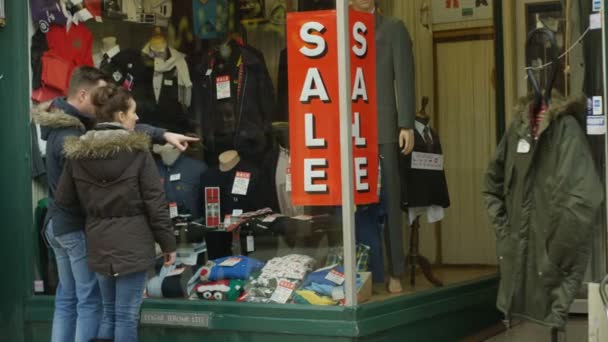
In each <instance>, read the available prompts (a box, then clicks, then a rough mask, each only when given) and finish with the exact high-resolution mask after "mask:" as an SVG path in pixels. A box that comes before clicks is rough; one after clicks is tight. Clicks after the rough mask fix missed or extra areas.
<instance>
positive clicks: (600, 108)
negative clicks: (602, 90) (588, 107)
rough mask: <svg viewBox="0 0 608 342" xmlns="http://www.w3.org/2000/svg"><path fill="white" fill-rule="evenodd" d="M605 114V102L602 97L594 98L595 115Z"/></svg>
mask: <svg viewBox="0 0 608 342" xmlns="http://www.w3.org/2000/svg"><path fill="white" fill-rule="evenodd" d="M602 114H604V101H603V98H602V97H601V96H594V97H593V115H602Z"/></svg>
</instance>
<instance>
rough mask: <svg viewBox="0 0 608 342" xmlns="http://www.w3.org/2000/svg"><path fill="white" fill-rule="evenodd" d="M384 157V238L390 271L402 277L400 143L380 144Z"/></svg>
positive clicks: (381, 153)
mask: <svg viewBox="0 0 608 342" xmlns="http://www.w3.org/2000/svg"><path fill="white" fill-rule="evenodd" d="M378 150H379V153H380V157H381V159H382V178H381V180H382V189H383V191H382V193H381V196H382V197H383V198H381V201H382V203H383V207H384V209H385V211H386V219H385V221H384V222H385V225H384V238H385V245H386V249H387V255H388V261H389V266H390V273H391V275H392V276H393V277H400V276H401V275H403V272H404V271H405V254H404V251H403V243H404V233H403V230H404V225H403V211H402V210H401V178H400V175H399V153H400V151H399V145H398V144H397V143H388V144H379V145H378Z"/></svg>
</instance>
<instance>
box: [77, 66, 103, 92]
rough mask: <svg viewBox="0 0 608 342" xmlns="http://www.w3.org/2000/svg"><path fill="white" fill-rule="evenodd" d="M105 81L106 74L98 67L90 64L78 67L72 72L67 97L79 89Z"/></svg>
mask: <svg viewBox="0 0 608 342" xmlns="http://www.w3.org/2000/svg"><path fill="white" fill-rule="evenodd" d="M99 81H107V76H106V75H105V74H104V73H103V72H102V71H101V70H99V69H97V68H94V67H90V66H81V67H78V68H76V69H75V70H74V72H72V77H71V78H70V87H69V89H68V97H70V96H75V95H76V94H77V93H78V91H79V90H80V89H90V88H93V87H95V86H97V84H98V83H99Z"/></svg>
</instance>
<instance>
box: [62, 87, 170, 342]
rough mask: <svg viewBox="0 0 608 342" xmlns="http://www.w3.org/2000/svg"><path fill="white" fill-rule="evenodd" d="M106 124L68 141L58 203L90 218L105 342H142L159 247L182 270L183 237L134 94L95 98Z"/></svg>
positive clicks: (104, 90) (101, 93)
mask: <svg viewBox="0 0 608 342" xmlns="http://www.w3.org/2000/svg"><path fill="white" fill-rule="evenodd" d="M92 101H93V104H94V105H95V107H96V108H97V111H96V117H97V121H98V122H99V124H98V125H97V126H96V127H95V130H92V131H89V132H87V133H86V134H85V135H83V136H81V137H72V138H68V139H66V142H65V146H64V151H65V154H66V158H67V162H66V164H65V165H66V166H65V169H64V171H63V174H62V176H61V179H60V181H59V185H58V189H57V193H56V201H57V203H58V204H59V205H61V206H64V207H75V206H80V207H81V208H82V210H84V211H85V214H86V217H87V221H86V235H87V244H88V248H89V266H90V267H91V269H92V270H93V271H95V272H96V273H97V277H98V280H99V285H100V289H101V295H102V300H103V317H102V322H101V326H100V328H99V332H98V334H97V337H98V338H99V340H100V341H104V340H106V341H116V342H127V341H128V342H133V341H137V324H138V318H139V309H140V306H141V303H142V301H143V292H144V287H145V281H146V270H147V269H148V268H149V267H151V266H152V265H153V264H154V260H155V246H154V242H157V243H158V244H159V245H160V246H161V249H162V251H163V253H164V258H165V265H170V264H173V263H174V262H175V243H176V241H175V237H174V235H173V230H172V227H171V220H170V218H169V209H168V206H167V203H166V201H165V194H164V193H163V188H162V185H161V183H160V176H159V175H158V171H157V169H156V166H155V164H154V160H153V159H152V155H151V154H150V152H149V148H150V139H149V138H148V136H147V135H144V134H141V133H136V132H134V131H133V129H134V128H135V123H136V122H137V119H138V117H137V114H136V113H135V109H136V104H135V101H134V100H133V97H132V96H131V94H130V93H129V92H128V91H126V90H124V89H123V88H119V87H117V86H115V85H108V86H104V87H100V88H99V89H98V90H96V91H95V92H94V93H93V94H92Z"/></svg>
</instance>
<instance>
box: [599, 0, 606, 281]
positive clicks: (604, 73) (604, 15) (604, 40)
mask: <svg viewBox="0 0 608 342" xmlns="http://www.w3.org/2000/svg"><path fill="white" fill-rule="evenodd" d="M606 10H608V9H607V8H606V0H604V1H602V9H601V11H600V13H601V16H602V69H603V70H602V75H603V76H604V87H603V88H604V94H603V95H604V101H603V105H604V117H605V118H608V103H606V102H608V68H607V67H608V56H606V55H607V54H608V50H607V48H608V47H607V46H606V38H607V36H606ZM604 124H606V122H604ZM604 142H605V143H604V160H605V161H608V134H604ZM604 173H606V175H605V178H604V180H605V183H606V184H605V185H606V187H605V189H604V191H605V192H604V193H605V194H608V168H607V167H606V166H604ZM604 205H605V210H606V215H605V216H604V217H605V219H606V218H608V205H606V204H604ZM603 226H604V227H606V225H603ZM604 236H606V235H604ZM603 242H604V243H603V244H601V245H604V246H606V245H607V244H608V241H606V240H604V241H603ZM601 254H602V255H601V256H600V258H601V264H602V265H601V272H602V274H601V275H600V278H601V277H603V276H604V275H605V274H606V272H608V269H606V263H607V260H606V258H607V257H608V255H606V250H605V249H603V248H602V251H601Z"/></svg>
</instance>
